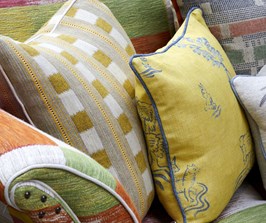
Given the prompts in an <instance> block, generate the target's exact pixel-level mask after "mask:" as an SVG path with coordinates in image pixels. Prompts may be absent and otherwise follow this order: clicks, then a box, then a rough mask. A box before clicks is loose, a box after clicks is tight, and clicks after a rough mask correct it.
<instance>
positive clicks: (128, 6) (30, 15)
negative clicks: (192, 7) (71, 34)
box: [0, 0, 174, 53]
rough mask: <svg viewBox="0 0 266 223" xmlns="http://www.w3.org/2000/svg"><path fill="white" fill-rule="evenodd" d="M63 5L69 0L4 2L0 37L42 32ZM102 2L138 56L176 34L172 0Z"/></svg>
mask: <svg viewBox="0 0 266 223" xmlns="http://www.w3.org/2000/svg"><path fill="white" fill-rule="evenodd" d="M64 2H66V0H37V1H32V0H23V1H21V0H2V1H0V13H1V18H0V21H1V26H0V34H1V35H6V36H9V37H11V38H13V39H15V40H19V41H25V40H26V39H27V38H29V37H30V36H32V35H33V34H34V33H35V32H36V31H37V30H39V29H40V28H41V26H42V25H43V24H44V23H45V22H47V21H48V20H49V19H50V17H51V16H52V15H53V14H54V13H55V12H56V11H57V10H58V8H59V7H60V6H62V4H63V3H64ZM102 2H103V3H105V4H106V5H107V6H108V7H109V8H110V9H111V11H112V12H113V13H114V15H115V16H116V18H117V19H118V21H119V22H120V23H121V25H122V27H123V28H124V29H125V31H126V32H127V34H128V35H129V37H130V39H131V41H132V42H133V45H134V47H135V49H136V51H137V52H138V53H149V52H153V51H155V50H157V49H159V48H161V47H162V46H164V45H165V44H166V43H167V42H168V41H169V39H171V37H172V35H173V34H174V20H173V12H172V9H171V0H157V1H152V0H145V1H142V0H134V1H130V0H102ZM25 24H27V25H25Z"/></svg>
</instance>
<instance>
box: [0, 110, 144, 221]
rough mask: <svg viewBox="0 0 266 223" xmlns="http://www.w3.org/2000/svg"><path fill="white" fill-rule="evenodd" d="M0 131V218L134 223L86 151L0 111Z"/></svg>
mask: <svg viewBox="0 0 266 223" xmlns="http://www.w3.org/2000/svg"><path fill="white" fill-rule="evenodd" d="M0 135H1V139H0V145H1V146H0V148H1V149H0V166H1V170H0V200H1V203H0V214H1V215H2V216H1V217H0V219H5V221H1V222H10V221H7V220H11V216H10V215H13V220H14V221H11V222H21V221H22V222H36V223H37V222H57V223H70V222H106V223H108V222H114V221H115V222H120V223H124V222H128V223H130V222H132V223H133V222H140V220H139V218H138V215H137V213H136V209H135V208H134V205H133V203H132V201H131V200H130V198H129V196H128V195H127V193H126V192H125V190H124V189H123V187H122V186H121V184H120V183H119V182H118V181H117V180H116V179H115V178H114V177H113V176H112V175H111V174H110V173H109V172H108V171H107V170H105V169H104V168H103V167H102V166H101V165H99V164H98V163H97V162H95V161H94V160H93V159H91V158H90V157H88V156H87V155H85V154H83V153H81V152H79V151H78V150H76V149H74V148H72V147H70V146H68V145H67V144H65V143H63V142H61V141H59V140H57V139H55V138H53V137H51V136H49V135H47V134H44V133H42V132H40V131H39V130H36V129H34V128H32V127H30V126H29V125H27V124H25V123H23V122H21V121H19V120H18V119H15V118H14V117H12V116H11V115H9V114H7V113H5V112H3V110H0ZM8 209H9V210H10V213H9V212H7V210H8ZM2 213H3V214H2ZM28 218H29V219H31V220H32V221H28V220H27V219H28ZM19 220H20V221H19Z"/></svg>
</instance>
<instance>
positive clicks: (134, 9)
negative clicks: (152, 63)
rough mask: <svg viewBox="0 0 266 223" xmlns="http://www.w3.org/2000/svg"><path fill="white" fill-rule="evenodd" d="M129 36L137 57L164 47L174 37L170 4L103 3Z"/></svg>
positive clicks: (126, 0)
mask: <svg viewBox="0 0 266 223" xmlns="http://www.w3.org/2000/svg"><path fill="white" fill-rule="evenodd" d="M102 2H104V3H105V4H106V5H107V6H108V7H109V8H110V9H111V11H112V12H113V13H114V15H115V16H116V18H117V19H118V21H119V22H120V23H121V25H122V26H123V28H124V29H125V31H126V32H127V34H128V35H129V37H130V39H131V41H132V43H133V45H134V47H135V50H136V51H137V53H151V52H154V51H155V50H157V49H159V48H161V47H163V46H164V45H165V44H166V43H167V42H168V41H169V40H170V39H171V37H172V35H173V34H174V19H173V12H172V10H171V1H170V0H157V1H153V0H145V1H143V0H134V1H132V0H102Z"/></svg>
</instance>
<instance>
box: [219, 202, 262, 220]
mask: <svg viewBox="0 0 266 223" xmlns="http://www.w3.org/2000/svg"><path fill="white" fill-rule="evenodd" d="M265 218H266V204H263V205H258V206H255V207H252V208H248V209H246V210H243V211H241V212H238V213H235V214H234V215H232V216H230V217H228V218H226V219H223V220H222V221H219V223H242V222H252V223H261V222H264V221H265Z"/></svg>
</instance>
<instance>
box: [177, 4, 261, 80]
mask: <svg viewBox="0 0 266 223" xmlns="http://www.w3.org/2000/svg"><path fill="white" fill-rule="evenodd" d="M174 1H176V2H177V3H178V4H179V7H180V10H181V13H182V15H183V17H185V16H186V14H187V12H188V10H189V9H190V8H191V7H193V6H196V5H197V6H200V7H201V8H202V10H203V12H204V18H205V20H206V23H207V25H208V26H209V28H210V30H211V32H212V33H213V34H214V35H215V37H216V38H217V39H218V40H219V42H220V43H221V45H222V46H223V48H224V49H225V52H226V53H227V55H228V57H229V59H230V60H231V62H232V64H233V66H234V69H235V71H236V73H237V74H252V75H254V74H257V73H258V71H259V69H260V68H261V67H262V66H263V65H264V64H266V41H265V38H266V31H265V30H266V2H265V1H262V0H258V1H249V0H248V1H246V0H240V1H230V0H220V1H209V0H193V1H183V0H180V1H178V0H174Z"/></svg>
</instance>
